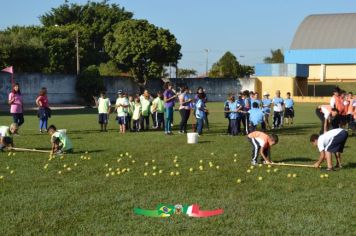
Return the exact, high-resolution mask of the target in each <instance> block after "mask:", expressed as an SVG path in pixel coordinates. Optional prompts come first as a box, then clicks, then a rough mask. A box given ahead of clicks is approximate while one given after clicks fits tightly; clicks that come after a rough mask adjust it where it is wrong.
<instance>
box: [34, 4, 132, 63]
mask: <svg viewBox="0 0 356 236" xmlns="http://www.w3.org/2000/svg"><path fill="white" fill-rule="evenodd" d="M132 16H133V14H132V13H131V12H127V11H126V10H125V8H122V7H120V6H119V5H117V4H108V1H102V2H90V1H88V2H87V3H86V4H85V5H78V4H75V3H72V4H69V3H68V2H67V1H66V2H65V3H64V4H62V5H60V6H59V7H57V8H52V9H51V11H50V12H47V13H45V14H43V15H42V16H40V21H41V23H42V24H43V25H44V27H46V28H47V27H53V26H56V25H57V26H61V27H62V26H76V27H72V30H73V31H75V30H77V29H78V28H81V29H85V34H86V35H85V36H84V37H85V38H86V39H88V42H87V44H85V45H82V46H81V48H82V49H83V50H84V51H85V52H86V53H85V54H86V55H85V57H83V59H85V60H82V61H81V65H82V66H83V67H87V66H88V65H92V64H95V65H99V64H100V63H102V62H105V61H107V60H108V59H109V58H108V55H107V54H106V53H105V51H104V37H105V35H106V34H108V33H109V32H112V26H113V25H115V24H117V23H119V22H121V21H124V20H127V19H131V18H132ZM82 31H83V30H82ZM82 33H83V32H81V33H80V37H82V36H83V35H82ZM71 37H72V36H69V38H68V39H67V40H71Z"/></svg>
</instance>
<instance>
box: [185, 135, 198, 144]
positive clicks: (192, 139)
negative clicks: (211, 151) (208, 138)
mask: <svg viewBox="0 0 356 236" xmlns="http://www.w3.org/2000/svg"><path fill="white" fill-rule="evenodd" d="M187 142H188V144H197V143H198V133H187Z"/></svg>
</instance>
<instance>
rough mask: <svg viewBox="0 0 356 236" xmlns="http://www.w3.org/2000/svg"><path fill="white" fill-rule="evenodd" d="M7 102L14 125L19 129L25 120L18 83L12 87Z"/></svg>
mask: <svg viewBox="0 0 356 236" xmlns="http://www.w3.org/2000/svg"><path fill="white" fill-rule="evenodd" d="M8 102H9V105H10V113H11V115H12V118H13V120H14V123H16V124H17V125H18V126H19V127H20V126H21V125H22V124H23V123H24V122H25V120H24V117H23V100H22V96H21V91H20V85H19V84H18V83H16V84H14V86H13V87H12V91H11V93H10V94H9V101H8Z"/></svg>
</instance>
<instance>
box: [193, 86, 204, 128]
mask: <svg viewBox="0 0 356 236" xmlns="http://www.w3.org/2000/svg"><path fill="white" fill-rule="evenodd" d="M197 96H198V101H197V103H196V104H195V118H196V119H197V131H198V134H199V135H201V134H202V133H203V126H204V117H205V112H206V109H205V103H204V101H203V99H204V95H203V94H201V93H199V94H198V95H197Z"/></svg>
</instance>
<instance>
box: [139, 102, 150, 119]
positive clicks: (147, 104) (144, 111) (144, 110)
mask: <svg viewBox="0 0 356 236" xmlns="http://www.w3.org/2000/svg"><path fill="white" fill-rule="evenodd" d="M150 105H151V102H150V100H148V99H146V98H143V99H141V106H142V115H143V116H148V115H149V114H150Z"/></svg>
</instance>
